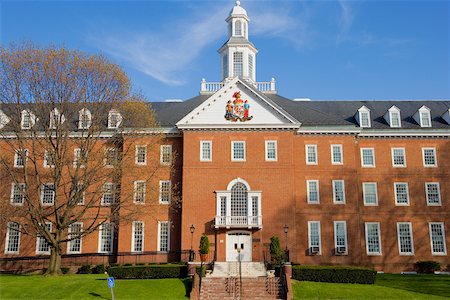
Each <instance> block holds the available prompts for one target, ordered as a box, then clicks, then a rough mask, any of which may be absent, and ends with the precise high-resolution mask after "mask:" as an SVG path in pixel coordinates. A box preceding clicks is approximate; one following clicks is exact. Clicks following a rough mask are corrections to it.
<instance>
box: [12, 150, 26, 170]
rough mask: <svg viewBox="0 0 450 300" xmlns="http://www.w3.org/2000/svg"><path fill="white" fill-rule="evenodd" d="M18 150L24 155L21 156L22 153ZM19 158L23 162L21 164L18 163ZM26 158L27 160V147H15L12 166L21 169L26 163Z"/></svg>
mask: <svg viewBox="0 0 450 300" xmlns="http://www.w3.org/2000/svg"><path fill="white" fill-rule="evenodd" d="M20 152H23V153H24V156H25V157H22V155H20ZM19 159H22V163H23V164H22V165H19V164H18V160H19ZM27 160H28V149H17V150H16V151H15V153H14V168H20V169H23V168H24V167H25V166H26V164H27Z"/></svg>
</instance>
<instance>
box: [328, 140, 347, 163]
mask: <svg viewBox="0 0 450 300" xmlns="http://www.w3.org/2000/svg"><path fill="white" fill-rule="evenodd" d="M335 147H336V148H339V153H340V160H341V161H340V162H339V161H335V160H334V148H335ZM330 152H331V164H332V165H343V164H344V153H343V148H342V145H341V144H332V145H330Z"/></svg>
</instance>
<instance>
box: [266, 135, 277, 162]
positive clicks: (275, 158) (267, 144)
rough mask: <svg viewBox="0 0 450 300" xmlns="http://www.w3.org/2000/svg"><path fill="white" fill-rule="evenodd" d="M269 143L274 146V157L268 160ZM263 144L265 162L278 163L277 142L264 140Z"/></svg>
mask: <svg viewBox="0 0 450 300" xmlns="http://www.w3.org/2000/svg"><path fill="white" fill-rule="evenodd" d="M269 143H273V144H274V151H275V157H270V158H269ZM264 144H265V154H266V155H265V157H266V161H278V142H277V141H276V140H266V141H265V143H264Z"/></svg>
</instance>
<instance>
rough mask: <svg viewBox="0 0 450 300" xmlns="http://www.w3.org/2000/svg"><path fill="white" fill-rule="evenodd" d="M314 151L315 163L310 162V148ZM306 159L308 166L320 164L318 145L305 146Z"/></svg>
mask: <svg viewBox="0 0 450 300" xmlns="http://www.w3.org/2000/svg"><path fill="white" fill-rule="evenodd" d="M310 147H311V148H313V149H314V161H309V148H310ZM305 154H306V155H305V159H306V164H307V165H317V164H318V162H319V158H318V154H317V144H306V145H305Z"/></svg>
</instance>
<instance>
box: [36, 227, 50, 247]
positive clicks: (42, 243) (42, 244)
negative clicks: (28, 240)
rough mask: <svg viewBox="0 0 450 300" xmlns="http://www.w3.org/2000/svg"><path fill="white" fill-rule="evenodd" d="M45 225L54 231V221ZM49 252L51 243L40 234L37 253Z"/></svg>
mask: <svg viewBox="0 0 450 300" xmlns="http://www.w3.org/2000/svg"><path fill="white" fill-rule="evenodd" d="M45 227H46V228H47V230H48V231H50V232H52V223H45ZM49 253H50V244H49V243H48V241H47V240H46V239H45V238H44V237H42V236H41V235H38V236H37V237H36V254H49Z"/></svg>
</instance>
